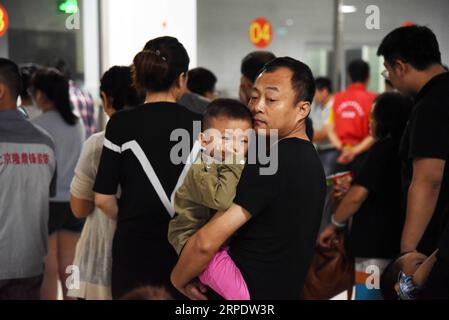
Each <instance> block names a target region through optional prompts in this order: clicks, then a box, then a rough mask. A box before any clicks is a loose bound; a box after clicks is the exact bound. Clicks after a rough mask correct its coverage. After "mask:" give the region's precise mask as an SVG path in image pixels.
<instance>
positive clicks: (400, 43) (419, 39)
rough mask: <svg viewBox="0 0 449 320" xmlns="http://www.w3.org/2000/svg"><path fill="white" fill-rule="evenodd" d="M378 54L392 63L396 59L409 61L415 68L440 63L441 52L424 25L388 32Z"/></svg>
mask: <svg viewBox="0 0 449 320" xmlns="http://www.w3.org/2000/svg"><path fill="white" fill-rule="evenodd" d="M377 55H378V56H383V57H384V58H385V61H387V62H388V64H390V65H392V66H393V65H394V63H395V61H396V60H402V61H403V62H406V63H409V64H410V65H411V66H413V68H415V69H416V70H420V71H422V70H425V69H427V68H428V67H429V66H431V65H434V64H441V53H440V48H439V46H438V41H437V38H436V36H435V34H434V33H433V32H432V30H430V29H429V28H428V27H425V26H416V25H415V26H407V27H400V28H397V29H395V30H393V31H392V32H390V33H389V34H388V35H387V36H386V37H385V38H384V39H383V40H382V43H381V44H380V46H379V49H378V50H377Z"/></svg>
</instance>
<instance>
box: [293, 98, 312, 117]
mask: <svg viewBox="0 0 449 320" xmlns="http://www.w3.org/2000/svg"><path fill="white" fill-rule="evenodd" d="M296 107H297V108H298V113H297V117H298V119H297V120H298V121H299V120H302V119H305V118H307V117H308V116H309V114H310V108H311V106H310V102H309V101H299V102H298V103H297V104H296Z"/></svg>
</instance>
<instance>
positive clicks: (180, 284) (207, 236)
mask: <svg viewBox="0 0 449 320" xmlns="http://www.w3.org/2000/svg"><path fill="white" fill-rule="evenodd" d="M250 219H251V215H250V213H249V212H248V211H247V210H245V209H244V208H242V207H241V206H239V205H236V204H232V205H231V207H230V208H229V209H228V210H226V211H224V212H218V213H217V214H216V215H215V216H214V217H213V219H211V221H209V222H208V223H207V224H206V225H205V226H204V227H202V228H201V229H200V230H199V231H198V232H197V233H195V234H194V235H193V236H192V237H191V238H190V239H189V240H188V241H187V244H186V245H185V247H184V249H183V250H182V253H181V256H180V258H179V260H178V263H177V264H176V266H175V268H174V269H173V272H172V274H171V281H172V283H173V285H174V286H175V287H176V288H177V289H178V290H179V291H180V292H181V293H183V294H185V295H188V292H187V290H186V288H187V286H188V285H189V283H190V282H191V281H192V280H193V279H195V278H196V277H197V276H199V275H200V274H201V272H203V271H204V269H206V267H207V265H208V264H209V262H210V261H211V259H212V258H213V256H214V254H215V253H216V252H217V251H218V250H219V249H220V247H221V246H222V245H223V244H224V243H225V241H226V240H228V239H229V238H230V237H231V236H232V235H233V234H234V233H235V232H236V231H237V230H238V229H239V228H240V227H241V226H243V225H244V224H245V223H247V222H248V221H249V220H250Z"/></svg>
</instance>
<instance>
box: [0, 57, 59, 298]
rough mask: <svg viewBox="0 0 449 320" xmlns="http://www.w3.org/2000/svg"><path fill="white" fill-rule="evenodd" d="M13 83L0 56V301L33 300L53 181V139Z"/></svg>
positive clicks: (13, 73) (14, 70)
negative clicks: (27, 111)
mask: <svg viewBox="0 0 449 320" xmlns="http://www.w3.org/2000/svg"><path fill="white" fill-rule="evenodd" d="M19 88H20V73H19V69H18V67H17V65H15V64H14V63H13V62H12V61H10V60H7V59H0V300H4V299H14V300H16V299H39V290H40V285H41V282H42V277H43V273H44V259H45V256H46V254H47V234H48V231H47V223H48V203H49V197H50V195H51V193H52V192H53V193H54V191H55V180H56V179H55V175H56V171H55V168H56V160H55V151H54V143H53V140H52V138H51V137H50V136H49V135H48V134H47V133H46V132H45V131H44V130H42V129H40V128H38V127H36V126H34V125H33V124H32V123H31V122H29V121H28V120H27V119H26V117H25V115H23V114H22V113H21V112H20V111H19V110H18V109H17V97H18V94H19Z"/></svg>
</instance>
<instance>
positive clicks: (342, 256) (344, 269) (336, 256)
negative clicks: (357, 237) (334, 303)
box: [303, 233, 355, 300]
mask: <svg viewBox="0 0 449 320" xmlns="http://www.w3.org/2000/svg"><path fill="white" fill-rule="evenodd" d="M344 243H345V234H344V233H339V234H337V235H336V237H335V238H334V239H333V240H332V241H331V247H329V248H325V247H322V246H320V245H318V246H317V247H316V249H315V255H314V257H313V260H312V263H311V265H310V268H309V271H308V274H307V278H306V282H305V285H304V291H303V299H304V300H329V299H331V298H333V297H335V296H336V295H337V294H339V293H341V292H343V291H348V300H350V299H351V296H352V291H353V287H354V284H355V270H354V259H352V258H350V257H349V256H348V255H347V253H346V250H345V245H344Z"/></svg>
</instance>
